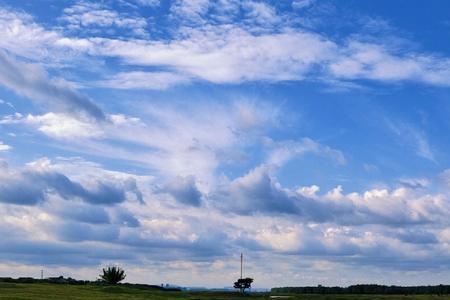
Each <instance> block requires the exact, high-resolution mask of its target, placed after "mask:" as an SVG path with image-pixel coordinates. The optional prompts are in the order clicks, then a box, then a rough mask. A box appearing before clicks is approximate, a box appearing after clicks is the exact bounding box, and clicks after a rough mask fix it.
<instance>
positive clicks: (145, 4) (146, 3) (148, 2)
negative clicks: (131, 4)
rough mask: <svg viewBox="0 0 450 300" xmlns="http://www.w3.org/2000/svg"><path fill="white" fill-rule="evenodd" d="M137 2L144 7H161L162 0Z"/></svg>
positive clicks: (139, 0) (137, 0) (141, 0)
mask: <svg viewBox="0 0 450 300" xmlns="http://www.w3.org/2000/svg"><path fill="white" fill-rule="evenodd" d="M136 2H137V3H139V4H140V5H143V6H158V5H160V0H136Z"/></svg>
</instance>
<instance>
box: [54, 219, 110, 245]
mask: <svg viewBox="0 0 450 300" xmlns="http://www.w3.org/2000/svg"><path fill="white" fill-rule="evenodd" d="M52 231H53V232H54V233H56V235H57V237H58V239H59V240H61V241H67V242H82V241H97V242H109V243H113V242H116V241H117V239H118V238H119V227H118V226H114V225H111V224H109V225H98V224H97V225H91V224H86V223H77V222H63V223H61V224H57V226H56V227H55V228H53V230H52Z"/></svg>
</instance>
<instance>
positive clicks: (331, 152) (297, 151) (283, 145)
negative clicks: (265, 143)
mask: <svg viewBox="0 0 450 300" xmlns="http://www.w3.org/2000/svg"><path fill="white" fill-rule="evenodd" d="M307 153H313V154H316V155H321V156H325V157H328V158H331V159H332V160H334V161H335V162H336V163H337V164H345V162H346V160H345V156H344V154H343V153H342V152H341V151H339V150H335V149H332V148H330V147H328V146H325V145H321V144H320V143H317V142H315V141H313V140H312V139H309V138H303V139H302V140H301V141H283V142H279V143H274V145H273V150H272V151H271V152H270V154H269V157H268V158H267V162H266V163H267V164H269V165H275V166H282V165H284V164H285V163H286V162H287V161H289V160H291V159H293V158H294V157H296V156H300V155H304V154H307Z"/></svg>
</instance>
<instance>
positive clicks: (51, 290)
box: [0, 283, 450, 300]
mask: <svg viewBox="0 0 450 300" xmlns="http://www.w3.org/2000/svg"><path fill="white" fill-rule="evenodd" d="M274 296H275V297H274ZM0 299H2V300H3V299H23V300H25V299H26V300H41V299H42V300H44V299H49V300H52V299H54V300H56V299H58V300H78V299H93V300H96V299H105V300H106V299H111V300H112V299H114V300H122V299H123V300H138V299H156V300H158V299H161V300H162V299H180V300H181V299H190V300H207V299H211V300H212V299H216V300H221V299H223V300H225V299H251V300H258V299H268V300H269V299H273V300H285V299H286V300H357V299H363V300H372V299H373V300H406V299H407V300H447V299H448V300H450V296H434V295H418V296H402V295H400V296H397V295H392V296H388V295H289V297H280V298H276V295H271V294H269V293H267V294H252V295H244V296H242V295H239V294H235V293H222V292H165V291H159V290H154V289H148V288H138V287H125V286H96V285H63V284H47V283H34V284H27V283H0Z"/></svg>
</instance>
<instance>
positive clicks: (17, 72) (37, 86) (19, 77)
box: [0, 51, 105, 121]
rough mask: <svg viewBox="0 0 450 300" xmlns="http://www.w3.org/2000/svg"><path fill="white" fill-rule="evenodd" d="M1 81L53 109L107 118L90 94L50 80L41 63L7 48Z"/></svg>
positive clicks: (0, 64) (1, 58)
mask: <svg viewBox="0 0 450 300" xmlns="http://www.w3.org/2000/svg"><path fill="white" fill-rule="evenodd" d="M0 84H1V85H3V86H5V87H7V88H9V89H11V90H13V91H14V92H16V93H17V94H19V95H22V96H25V97H27V98H29V99H31V100H37V101H41V102H44V103H46V104H47V105H48V106H51V108H52V109H53V110H59V111H62V112H65V113H69V114H74V115H77V116H82V117H88V118H91V119H94V120H97V121H100V120H105V114H104V113H103V111H102V110H101V109H100V107H98V106H97V105H96V104H95V103H94V102H93V101H92V100H91V99H89V97H87V96H85V95H83V94H81V93H79V92H77V91H76V90H75V89H74V88H73V87H71V86H70V85H69V84H67V83H64V82H58V81H52V80H50V79H49V78H48V76H47V74H46V73H45V72H44V71H43V70H42V69H41V68H40V67H39V66H38V65H34V64H29V63H23V62H19V61H17V60H16V59H14V58H13V57H12V56H11V55H8V54H7V53H6V52H4V51H0Z"/></svg>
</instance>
